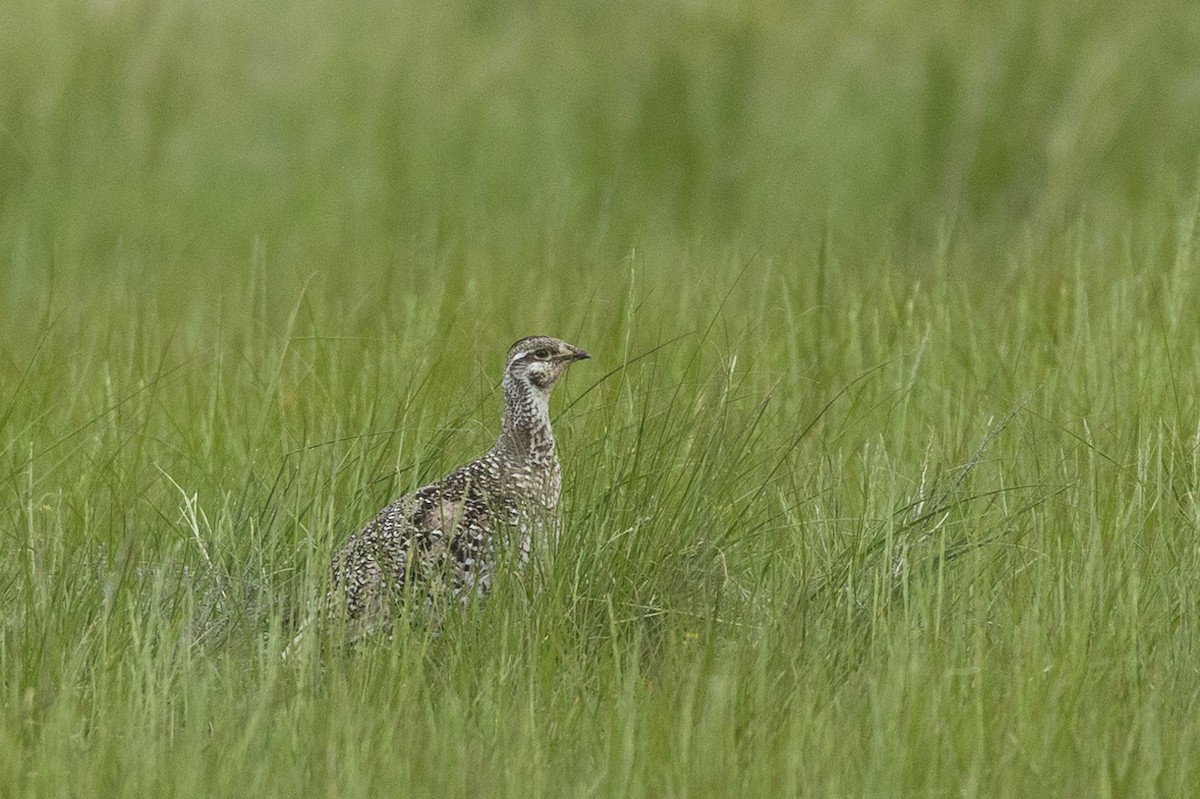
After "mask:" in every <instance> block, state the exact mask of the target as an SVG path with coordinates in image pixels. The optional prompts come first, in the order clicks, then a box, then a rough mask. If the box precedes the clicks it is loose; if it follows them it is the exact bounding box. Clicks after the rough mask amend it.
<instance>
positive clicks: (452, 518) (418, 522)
mask: <svg viewBox="0 0 1200 799" xmlns="http://www.w3.org/2000/svg"><path fill="white" fill-rule="evenodd" d="M587 357H589V356H588V354H587V353H586V352H584V351H583V350H581V349H579V348H578V347H574V346H572V345H570V344H568V343H566V342H565V341H561V340H560V339H556V338H551V337H549V336H531V337H529V338H524V339H521V340H520V341H518V342H516V343H515V344H513V345H512V347H511V348H510V349H509V352H508V360H507V363H506V365H505V370H504V382H503V388H504V417H503V420H502V423H501V431H500V436H499V437H498V438H497V440H496V444H495V446H493V447H492V448H491V450H489V451H488V452H487V453H486V454H485V455H484V456H483V457H481V458H479V459H478V460H475V461H472V462H471V463H468V464H466V465H465V466H462V467H460V468H458V469H455V470H454V471H452V472H450V474H448V475H446V476H445V477H443V478H442V479H441V480H439V481H437V482H435V483H431V484H429V485H427V486H425V487H423V488H420V489H418V490H416V491H414V492H413V493H411V494H406V495H404V496H402V497H400V498H399V499H397V500H396V501H394V502H392V503H391V504H390V505H388V506H387V507H385V508H384V509H383V510H381V511H380V512H379V513H378V514H377V515H376V516H375V517H374V518H373V519H372V520H371V521H370V522H368V523H367V524H366V526H365V527H363V529H362V530H361V531H359V532H358V533H357V534H356V535H354V536H352V537H351V538H350V540H349V541H347V542H346V544H345V545H344V546H343V547H342V548H341V550H340V551H339V552H338V553H337V555H336V556H335V557H334V559H333V564H332V569H331V571H332V574H331V583H330V591H329V594H328V597H327V605H328V606H329V608H330V610H331V611H335V612H340V613H344V614H345V617H346V618H347V619H348V620H349V621H351V622H353V623H359V622H363V621H372V622H380V621H386V620H387V619H388V618H390V617H391V616H392V614H393V611H394V610H395V609H396V608H397V607H399V605H400V604H401V603H403V602H404V600H405V599H423V600H424V602H425V604H426V605H429V604H432V603H433V602H434V601H436V599H437V597H438V596H439V595H446V594H448V595H449V596H450V597H452V598H454V599H456V600H458V601H460V602H468V601H470V600H471V599H472V598H473V597H482V596H486V595H487V593H488V592H489V590H490V589H491V582H492V575H493V572H494V570H495V567H496V563H497V560H498V558H500V557H501V555H502V553H505V552H512V551H513V550H515V555H516V557H517V559H518V560H517V562H518V563H521V564H523V563H524V562H526V561H527V560H528V558H529V553H530V547H531V542H532V541H533V540H535V539H536V538H539V537H541V536H544V535H546V534H548V533H549V532H550V528H551V527H552V526H553V525H554V523H555V522H554V513H555V509H556V508H557V506H558V498H559V493H560V491H561V488H562V471H561V467H560V465H559V462H558V456H557V453H556V451H555V443H554V433H553V431H552V430H551V428H550V391H551V389H552V388H553V387H554V384H555V382H556V381H557V380H558V379H559V378H560V377H561V376H562V375H563V374H564V373H565V372H566V370H567V368H568V367H569V366H570V365H571V364H572V363H574V362H575V361H579V360H583V359H585V358H587Z"/></svg>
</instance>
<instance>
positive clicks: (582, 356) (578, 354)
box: [571, 349, 592, 361]
mask: <svg viewBox="0 0 1200 799" xmlns="http://www.w3.org/2000/svg"><path fill="white" fill-rule="evenodd" d="M590 357H592V356H590V355H588V354H587V351H585V350H580V349H577V350H575V352H573V353H572V354H571V360H572V361H586V360H587V359H588V358H590Z"/></svg>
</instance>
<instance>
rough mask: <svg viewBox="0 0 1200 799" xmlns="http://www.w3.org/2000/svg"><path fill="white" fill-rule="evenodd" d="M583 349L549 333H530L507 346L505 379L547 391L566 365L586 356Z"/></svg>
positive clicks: (540, 390) (560, 375)
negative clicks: (530, 334)
mask: <svg viewBox="0 0 1200 799" xmlns="http://www.w3.org/2000/svg"><path fill="white" fill-rule="evenodd" d="M589 357H591V356H589V355H588V354H587V353H586V352H584V351H583V350H581V349H579V348H578V347H576V346H573V345H571V344H568V343H567V342H565V341H563V340H561V339H557V338H552V337H550V336H529V337H528V338H523V339H521V340H520V341H518V342H516V343H515V344H513V345H512V346H511V347H509V349H508V363H507V365H506V366H505V367H504V380H505V382H506V383H507V382H508V381H510V380H512V381H518V382H523V383H527V384H529V385H530V386H531V387H532V388H534V389H535V390H537V391H539V392H546V393H549V391H550V389H551V388H553V387H554V384H555V382H557V381H558V379H559V378H560V377H562V376H563V373H564V372H566V371H567V367H569V366H570V365H571V364H573V363H575V361H582V360H584V359H585V358H589Z"/></svg>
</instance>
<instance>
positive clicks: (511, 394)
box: [496, 375, 554, 462]
mask: <svg viewBox="0 0 1200 799" xmlns="http://www.w3.org/2000/svg"><path fill="white" fill-rule="evenodd" d="M496 450H497V451H499V452H500V453H501V454H504V455H508V456H510V457H513V458H515V459H517V460H520V461H526V460H532V461H534V462H544V461H545V462H548V461H552V460H553V459H554V434H553V432H552V431H551V430H550V392H549V391H548V390H546V389H539V388H536V387H534V386H532V385H530V384H529V383H527V382H526V381H524V380H517V379H513V378H511V377H509V376H507V375H505V377H504V419H503V421H502V422H501V424H500V438H499V439H498V440H497V441H496Z"/></svg>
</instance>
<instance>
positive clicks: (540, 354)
mask: <svg viewBox="0 0 1200 799" xmlns="http://www.w3.org/2000/svg"><path fill="white" fill-rule="evenodd" d="M533 357H535V358H537V359H538V360H539V361H544V360H546V359H547V358H549V357H550V350H548V349H546V348H545V347H543V348H542V349H540V350H534V351H533Z"/></svg>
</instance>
